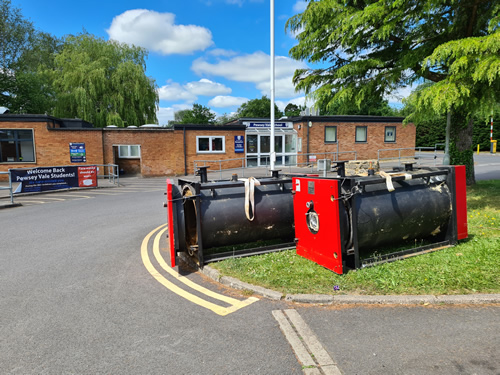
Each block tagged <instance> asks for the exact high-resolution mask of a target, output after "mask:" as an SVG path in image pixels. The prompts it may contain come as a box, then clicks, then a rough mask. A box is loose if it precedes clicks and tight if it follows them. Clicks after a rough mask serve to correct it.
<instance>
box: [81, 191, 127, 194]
mask: <svg viewBox="0 0 500 375" xmlns="http://www.w3.org/2000/svg"><path fill="white" fill-rule="evenodd" d="M88 194H98V195H118V194H119V193H104V192H100V191H89V193H88Z"/></svg>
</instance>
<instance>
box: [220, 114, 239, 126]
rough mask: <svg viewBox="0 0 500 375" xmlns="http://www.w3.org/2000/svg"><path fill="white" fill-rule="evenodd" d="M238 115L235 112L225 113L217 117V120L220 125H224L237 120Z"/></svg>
mask: <svg viewBox="0 0 500 375" xmlns="http://www.w3.org/2000/svg"><path fill="white" fill-rule="evenodd" d="M237 118H238V117H237V116H236V114H235V113H224V114H222V115H221V116H219V117H217V119H216V120H215V122H216V123H217V124H218V125H224V124H227V123H228V122H231V121H234V120H236V119H237Z"/></svg>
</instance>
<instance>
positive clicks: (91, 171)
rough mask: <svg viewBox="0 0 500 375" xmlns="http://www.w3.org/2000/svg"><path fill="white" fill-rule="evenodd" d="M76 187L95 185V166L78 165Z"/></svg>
mask: <svg viewBox="0 0 500 375" xmlns="http://www.w3.org/2000/svg"><path fill="white" fill-rule="evenodd" d="M78 187H97V167H96V166H95V165H91V166H88V167H78Z"/></svg>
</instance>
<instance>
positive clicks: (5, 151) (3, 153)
mask: <svg viewBox="0 0 500 375" xmlns="http://www.w3.org/2000/svg"><path fill="white" fill-rule="evenodd" d="M34 161H35V144H34V142H33V129H27V130H16V129H0V163H26V162H29V163H33V162H34Z"/></svg>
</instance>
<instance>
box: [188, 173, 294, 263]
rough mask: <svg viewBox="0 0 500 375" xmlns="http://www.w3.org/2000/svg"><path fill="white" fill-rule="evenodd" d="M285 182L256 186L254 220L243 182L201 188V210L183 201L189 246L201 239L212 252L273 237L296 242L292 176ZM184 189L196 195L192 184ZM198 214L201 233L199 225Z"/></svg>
mask: <svg viewBox="0 0 500 375" xmlns="http://www.w3.org/2000/svg"><path fill="white" fill-rule="evenodd" d="M286 181H287V182H282V183H280V182H279V181H276V183H273V184H268V185H267V184H266V185H261V186H255V190H254V212H253V214H254V218H253V220H252V221H250V220H249V219H248V218H247V216H246V213H245V187H244V186H242V184H241V183H240V184H239V186H236V187H223V188H217V185H214V188H211V189H202V190H201V191H200V194H199V205H200V212H199V213H198V212H197V211H196V200H187V201H186V202H185V203H184V216H185V228H186V229H185V234H186V243H187V245H188V246H189V245H191V246H192V245H198V244H199V242H200V240H201V243H202V246H203V253H204V255H209V254H212V253H214V252H217V250H213V249H214V248H218V247H227V246H233V245H240V244H247V243H253V242H257V241H271V240H272V241H275V240H282V242H283V243H285V242H293V239H294V219H293V197H292V193H291V191H292V184H291V181H290V180H289V179H288V180H286ZM182 190H183V196H186V197H188V196H192V195H194V191H193V188H192V187H190V186H189V185H186V186H184V187H183V189H182ZM198 215H199V220H200V226H201V236H200V233H198V230H197V227H196V224H197V216H198ZM226 251H227V249H226Z"/></svg>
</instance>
